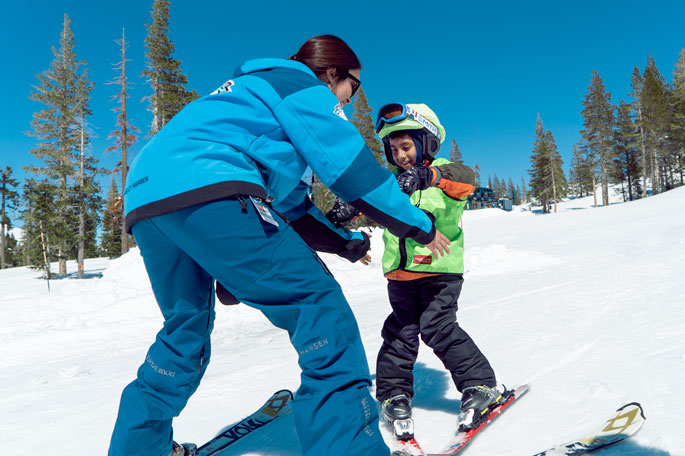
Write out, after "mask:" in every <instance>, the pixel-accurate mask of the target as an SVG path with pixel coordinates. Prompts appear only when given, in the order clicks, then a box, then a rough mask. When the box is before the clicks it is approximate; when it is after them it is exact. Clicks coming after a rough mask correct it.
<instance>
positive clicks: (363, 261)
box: [359, 231, 371, 266]
mask: <svg viewBox="0 0 685 456" xmlns="http://www.w3.org/2000/svg"><path fill="white" fill-rule="evenodd" d="M364 234H366V235H367V236H368V237H369V239H371V231H369V232H366V231H364ZM369 250H371V247H369ZM359 261H360V262H361V264H363V265H364V266H368V265H369V264H370V263H371V255H369V254H368V253H367V254H366V255H364V258H360V259H359Z"/></svg>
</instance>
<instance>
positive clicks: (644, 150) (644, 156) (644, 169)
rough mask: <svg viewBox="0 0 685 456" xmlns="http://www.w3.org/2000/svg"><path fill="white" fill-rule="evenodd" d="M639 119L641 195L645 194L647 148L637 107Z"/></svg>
mask: <svg viewBox="0 0 685 456" xmlns="http://www.w3.org/2000/svg"><path fill="white" fill-rule="evenodd" d="M637 114H638V117H639V119H640V146H641V149H642V197H643V198H644V197H645V196H647V148H646V147H645V130H644V129H643V128H642V108H640V107H638V108H637Z"/></svg>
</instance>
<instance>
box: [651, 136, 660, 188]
mask: <svg viewBox="0 0 685 456" xmlns="http://www.w3.org/2000/svg"><path fill="white" fill-rule="evenodd" d="M656 149H657V148H656V146H654V147H652V151H651V153H650V154H649V155H650V160H651V162H652V196H654V195H656V194H657V193H659V170H658V169H657V164H656V162H657V160H656Z"/></svg>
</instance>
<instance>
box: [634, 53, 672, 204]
mask: <svg viewBox="0 0 685 456" xmlns="http://www.w3.org/2000/svg"><path fill="white" fill-rule="evenodd" d="M641 100H642V107H643V113H642V117H643V125H644V131H645V143H646V148H647V152H648V155H649V160H650V168H651V171H652V194H657V193H659V191H660V189H661V187H662V178H661V173H662V172H663V170H662V169H661V168H662V166H663V161H664V155H663V151H664V150H665V149H666V147H665V143H666V139H667V136H668V134H667V133H668V130H667V128H668V123H669V109H668V86H667V83H666V80H665V79H664V77H663V76H662V75H661V73H659V70H658V69H657V67H656V63H655V62H654V59H653V58H652V56H651V55H650V56H649V59H648V61H647V67H646V68H645V71H644V73H643V81H642V96H641Z"/></svg>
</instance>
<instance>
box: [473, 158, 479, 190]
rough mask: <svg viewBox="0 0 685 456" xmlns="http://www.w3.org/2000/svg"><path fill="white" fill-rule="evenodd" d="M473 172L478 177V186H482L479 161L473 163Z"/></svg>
mask: <svg viewBox="0 0 685 456" xmlns="http://www.w3.org/2000/svg"><path fill="white" fill-rule="evenodd" d="M473 174H475V177H476V187H480V166H478V164H477V163H476V164H475V165H473Z"/></svg>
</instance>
